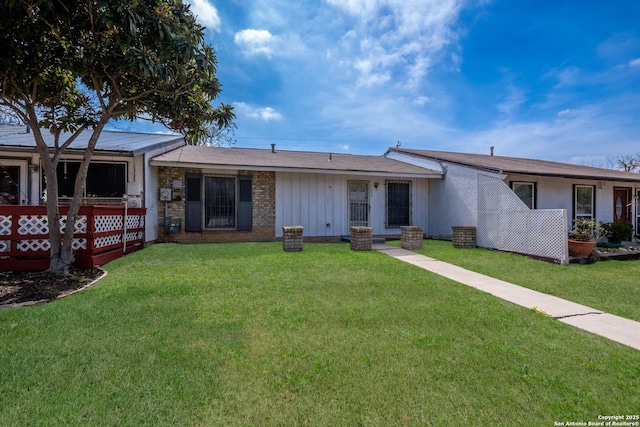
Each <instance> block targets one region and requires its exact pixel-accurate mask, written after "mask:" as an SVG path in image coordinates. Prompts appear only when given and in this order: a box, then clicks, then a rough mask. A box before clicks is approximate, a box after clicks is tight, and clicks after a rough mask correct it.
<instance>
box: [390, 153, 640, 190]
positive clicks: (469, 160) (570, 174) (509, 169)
mask: <svg viewBox="0 0 640 427" xmlns="http://www.w3.org/2000/svg"><path fill="white" fill-rule="evenodd" d="M389 152H397V153H404V154H409V155H413V156H418V157H424V158H428V159H433V160H439V161H446V162H450V163H456V164H460V165H464V166H470V167H474V168H479V169H489V170H493V171H497V172H501V173H505V174H526V175H541V176H557V177H566V178H582V179H597V180H613V181H635V182H640V174H638V173H634V172H623V171H617V170H612V169H603V168H596V167H591V166H581V165H573V164H569V163H559V162H551V161H547V160H534V159H523V158H519V157H505V156H490V155H486V154H471V153H453V152H448V151H433V150H413V149H406V148H390V149H389V150H388V151H387V153H389Z"/></svg>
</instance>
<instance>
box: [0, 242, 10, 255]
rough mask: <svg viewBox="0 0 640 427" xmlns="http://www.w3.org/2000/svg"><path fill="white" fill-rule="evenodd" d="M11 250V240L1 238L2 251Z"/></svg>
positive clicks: (0, 250) (0, 249) (0, 246)
mask: <svg viewBox="0 0 640 427" xmlns="http://www.w3.org/2000/svg"><path fill="white" fill-rule="evenodd" d="M10 250H11V240H0V252H9V251H10Z"/></svg>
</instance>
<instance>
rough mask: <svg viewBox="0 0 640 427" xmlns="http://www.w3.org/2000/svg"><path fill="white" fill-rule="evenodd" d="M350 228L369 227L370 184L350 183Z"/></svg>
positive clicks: (364, 182) (362, 182)
mask: <svg viewBox="0 0 640 427" xmlns="http://www.w3.org/2000/svg"><path fill="white" fill-rule="evenodd" d="M348 184H349V226H350V227H368V226H369V183H368V182H366V181H349V183H348Z"/></svg>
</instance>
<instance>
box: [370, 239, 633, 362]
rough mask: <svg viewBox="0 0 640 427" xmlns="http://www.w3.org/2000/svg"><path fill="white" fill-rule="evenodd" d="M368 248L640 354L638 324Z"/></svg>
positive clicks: (392, 250)
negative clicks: (538, 312) (622, 345)
mask: <svg viewBox="0 0 640 427" xmlns="http://www.w3.org/2000/svg"><path fill="white" fill-rule="evenodd" d="M372 248H373V249H374V250H377V251H379V252H382V253H385V254H387V255H389V256H392V257H394V258H397V259H399V260H402V261H404V262H407V263H409V264H412V265H415V266H417V267H420V268H423V269H425V270H428V271H431V272H432V273H435V274H438V275H440V276H443V277H446V278H448V279H451V280H453V281H456V282H458V283H462V284H464V285H467V286H471V287H473V288H475V289H478V290H481V291H484V292H487V293H489V294H491V295H494V296H496V297H498V298H501V299H503V300H505V301H509V302H511V303H513V304H517V305H519V306H522V307H526V308H529V309H536V310H538V311H541V312H544V313H546V314H548V315H549V316H551V317H553V318H555V319H557V320H560V321H561V322H563V323H566V324H568V325H572V326H575V327H577V328H580V329H584V330H585V331H589V332H591V333H594V334H597V335H600V336H603V337H605V338H608V339H610V340H612V341H616V342H619V343H621V344H624V345H628V346H630V347H633V348H635V349H637V350H640V322H636V321H634V320H629V319H625V318H623V317H619V316H614V315H612V314H608V313H604V312H602V311H600V310H596V309H594V308H591V307H587V306H585V305H581V304H576V303H574V302H571V301H567V300H564V299H562V298H558V297H555V296H553V295H548V294H544V293H542V292H537V291H534V290H531V289H528V288H524V287H522V286H518V285H514V284H512V283H508V282H505V281H503V280H499V279H494V278H492V277H489V276H485V275H483V274H479V273H475V272H473V271H469V270H465V269H464V268H461V267H458V266H455V265H451V264H448V263H445V262H442V261H438V260H436V259H433V258H430V257H427V256H424V255H419V254H417V253H415V252H412V251H408V250H406V249H400V248H396V247H394V246H389V245H382V244H374V245H373V246H372Z"/></svg>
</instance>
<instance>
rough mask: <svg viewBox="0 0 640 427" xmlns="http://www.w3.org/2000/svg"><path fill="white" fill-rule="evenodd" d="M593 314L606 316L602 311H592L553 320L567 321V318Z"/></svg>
mask: <svg viewBox="0 0 640 427" xmlns="http://www.w3.org/2000/svg"><path fill="white" fill-rule="evenodd" d="M592 314H604V313H603V312H601V311H590V312H588V313H578V314H567V315H566V316H557V317H554V318H553V319H555V320H560V319H566V318H567V317H579V316H589V315H592Z"/></svg>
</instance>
